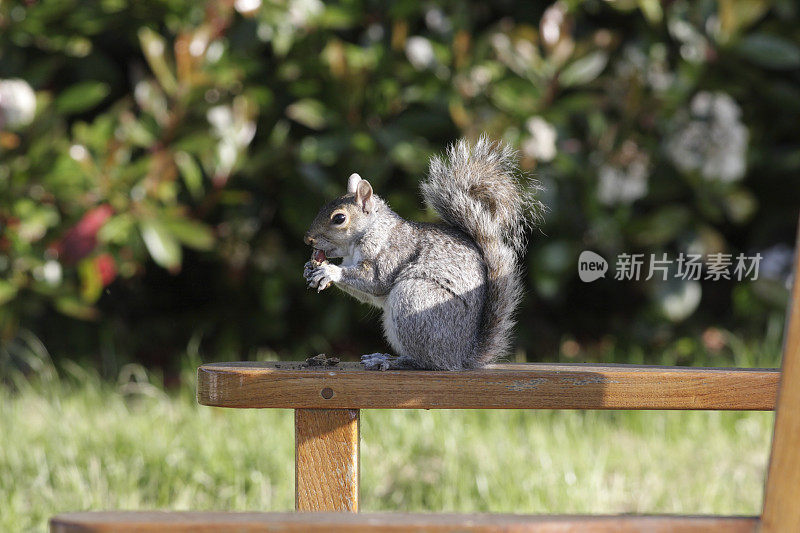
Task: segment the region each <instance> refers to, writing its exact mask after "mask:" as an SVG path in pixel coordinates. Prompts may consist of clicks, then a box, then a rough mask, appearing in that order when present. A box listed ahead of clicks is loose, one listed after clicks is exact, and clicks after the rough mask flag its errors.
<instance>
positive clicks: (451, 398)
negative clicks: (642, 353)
mask: <svg viewBox="0 0 800 533" xmlns="http://www.w3.org/2000/svg"><path fill="white" fill-rule="evenodd" d="M779 377H780V373H779V371H778V370H776V369H738V368H687V367H659V366H639V365H590V364H504V365H492V366H490V367H487V368H484V369H481V370H467V371H460V372H446V371H387V372H375V371H367V370H364V369H363V366H361V364H359V363H342V364H339V365H337V366H335V367H325V368H320V367H310V368H304V367H303V365H302V364H300V363H291V362H284V363H281V362H238V363H213V364H205V365H202V366H201V367H200V368H199V369H198V371H197V400H198V402H200V403H201V404H203V405H213V406H219V407H256V408H260V407H281V408H290V409H296V408H304V409H314V408H336V409H383V408H386V409H711V410H757V411H758V410H761V411H767V410H771V409H773V408H774V405H775V397H776V393H777V388H778V380H779Z"/></svg>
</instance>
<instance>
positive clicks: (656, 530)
mask: <svg viewBox="0 0 800 533" xmlns="http://www.w3.org/2000/svg"><path fill="white" fill-rule="evenodd" d="M757 524H758V519H757V518H756V517H714V516H701V517H696V516H694V517H693V516H680V517H679V516H583V517H581V516H577V517H572V516H525V515H485V514H483V515H469V514H466V515H453V514H394V513H378V514H352V513H214V512H206V513H195V512H173V513H167V512H98V513H70V514H63V515H59V516H56V517H54V518H53V519H52V520H51V521H50V531H51V533H77V532H81V533H111V532H115V533H133V532H136V533H142V532H146V531H165V532H168V533H189V532H201V533H203V532H210V531H219V532H227V533H232V532H241V533H244V532H247V533H253V532H275V531H280V532H284V533H300V532H303V533H305V532H307V531H326V532H330V533H350V532H353V533H361V532H371V533H373V532H387V533H388V532H391V533H404V532H412V531H413V532H419V531H426V532H435V533H455V532H466V531H469V532H472V533H494V532H501V531H502V532H506V533H508V532H515V533H567V532H578V531H580V532H582V533H608V532H614V533H634V532H637V533H639V532H648V533H667V532H669V533H700V532H706V531H716V532H720V533H722V532H725V533H752V532H753V531H755V529H756V526H757Z"/></svg>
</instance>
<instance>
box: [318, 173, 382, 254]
mask: <svg viewBox="0 0 800 533" xmlns="http://www.w3.org/2000/svg"><path fill="white" fill-rule="evenodd" d="M376 205H377V200H376V197H375V196H373V194H372V185H370V184H369V182H368V181H367V180H363V179H361V176H359V175H358V174H352V175H351V176H350V178H348V180H347V194H345V195H344V196H340V197H339V198H336V199H335V200H332V201H330V202H328V203H327V204H325V205H323V206H322V208H321V209H320V210H319V213H317V216H316V218H315V219H314V221H313V222H312V223H311V227H310V228H309V229H308V231H307V232H306V235H305V238H304V239H303V240H304V241H305V243H306V244H308V245H309V246H313V247H314V249H315V250H322V251H323V252H325V256H326V257H328V258H335V257H344V256H346V255H349V254H350V253H351V245H352V243H353V242H354V241H355V239H357V238H358V237H359V236H361V235H362V234H363V233H364V232H365V231H366V230H367V228H368V227H369V225H370V223H371V222H372V220H373V215H374V214H375V208H376Z"/></svg>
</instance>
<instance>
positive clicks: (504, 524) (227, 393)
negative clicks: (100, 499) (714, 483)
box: [50, 261, 800, 533]
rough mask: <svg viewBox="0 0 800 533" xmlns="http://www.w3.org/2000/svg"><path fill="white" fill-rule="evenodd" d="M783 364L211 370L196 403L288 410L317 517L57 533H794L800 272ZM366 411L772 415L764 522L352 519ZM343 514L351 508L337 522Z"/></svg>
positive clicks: (220, 516) (176, 519)
mask: <svg viewBox="0 0 800 533" xmlns="http://www.w3.org/2000/svg"><path fill="white" fill-rule="evenodd" d="M794 275H795V278H794V279H795V283H794V287H793V289H792V294H791V297H790V298H791V300H790V306H789V314H788V316H787V322H786V335H785V338H784V347H783V367H782V371H781V372H779V371H778V370H777V369H738V368H676V367H658V366H635V365H586V364H569V365H567V364H559V365H548V364H507V365H494V366H491V367H489V368H487V369H483V370H475V371H465V372H409V371H388V372H368V371H365V370H363V369H362V367H361V366H360V365H358V364H355V363H344V364H339V365H336V366H333V367H311V368H305V367H304V365H302V364H299V363H280V362H276V363H254V362H239V363H215V364H206V365H203V366H201V367H200V368H199V369H198V372H197V399H198V401H199V402H200V403H201V404H203V405H212V406H219V407H232V408H287V409H294V410H295V508H296V509H297V510H298V511H312V512H311V513H299V514H295V513H153V512H139V513H136V512H122V513H119V512H117V513H73V514H64V515H59V516H57V517H55V518H53V519H52V520H51V522H50V525H51V531H53V532H77V531H81V532H89V531H92V532H99V531H116V532H133V531H172V532H174V531H248V532H250V531H307V530H311V529H318V530H324V531H333V532H337V531H342V532H344V531H392V532H395V531H398V532H399V531H436V532H445V531H448V532H449V531H480V532H483V531H520V532H521V531H525V532H528V531H530V532H534V531H535V532H540V533H541V532H567V531H590V532H610V531H615V532H633V531H663V532H667V531H670V532H673V531H676V532H700V531H729V532H734V531H735V532H744V531H748V532H752V531H756V530H760V531H762V532H765V533H792V532H800V281H798V280H800V267H799V266H798V262H797V261H795V274H794ZM361 409H686V410H688V409H703V410H772V409H776V416H775V431H774V434H773V441H772V453H771V458H770V463H769V467H768V472H767V482H766V490H765V497H764V508H763V513H762V515H761V516H759V517H686V516H630V515H623V516H595V517H576V516H573V517H564V516H521V515H424V514H423V515H419V514H385V513H381V514H352V513H355V512H357V511H358V510H359V490H360V484H359V473H360V468H359V466H360V465H359V461H360V457H359V413H360V410H361ZM341 511H349V512H351V513H350V514H343V513H341Z"/></svg>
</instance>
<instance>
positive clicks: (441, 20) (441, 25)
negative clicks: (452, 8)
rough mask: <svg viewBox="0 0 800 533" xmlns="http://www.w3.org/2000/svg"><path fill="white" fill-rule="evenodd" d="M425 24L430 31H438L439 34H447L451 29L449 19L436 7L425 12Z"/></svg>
mask: <svg viewBox="0 0 800 533" xmlns="http://www.w3.org/2000/svg"><path fill="white" fill-rule="evenodd" d="M425 24H426V25H427V26H428V27H429V28H430V29H432V30H434V31H438V32H439V33H447V32H449V31H450V30H451V29H452V27H453V25H452V24H451V23H450V19H449V18H447V15H445V14H444V12H443V11H442V10H441V9H439V8H438V7H436V8H431V9H429V10H428V11H427V12H425Z"/></svg>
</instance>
